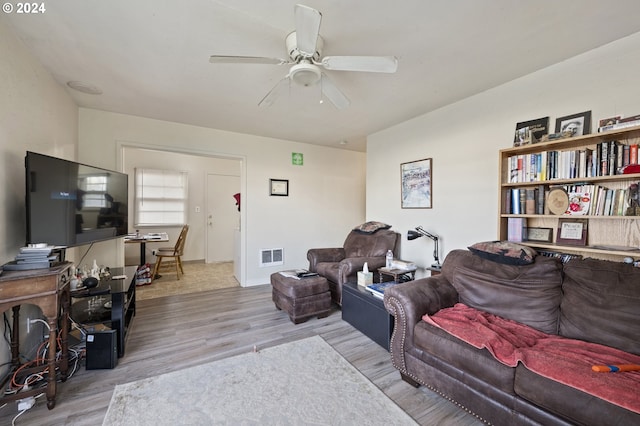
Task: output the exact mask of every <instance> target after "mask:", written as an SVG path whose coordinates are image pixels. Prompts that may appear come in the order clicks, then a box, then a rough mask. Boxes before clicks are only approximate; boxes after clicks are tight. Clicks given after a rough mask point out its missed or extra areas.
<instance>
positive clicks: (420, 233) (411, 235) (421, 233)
mask: <svg viewBox="0 0 640 426" xmlns="http://www.w3.org/2000/svg"><path fill="white" fill-rule="evenodd" d="M420 237H428V238H431V239H432V240H433V242H434V246H433V260H435V261H436V263H434V264H433V265H431V267H432V268H433V269H441V268H442V265H440V259H439V257H438V236H437V235H433V234H431V233H429V232H427V231H425V230H424V228H423V227H422V226H416V230H415V231H414V230H412V229H410V230H409V232H407V240H409V241H411V240H415V239H416V238H420Z"/></svg>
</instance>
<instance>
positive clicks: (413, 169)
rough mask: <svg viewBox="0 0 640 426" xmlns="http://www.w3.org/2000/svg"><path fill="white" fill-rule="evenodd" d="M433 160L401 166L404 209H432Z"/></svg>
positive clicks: (401, 191)
mask: <svg viewBox="0 0 640 426" xmlns="http://www.w3.org/2000/svg"><path fill="white" fill-rule="evenodd" d="M431 163H432V162H431V158H425V159H422V160H417V161H411V162H408V163H402V164H400V185H401V188H400V194H401V206H402V208H403V209H430V208H431V205H432V200H431V177H432V176H431V171H432V167H431V166H432V165H431Z"/></svg>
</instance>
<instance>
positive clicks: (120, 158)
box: [116, 140, 247, 287]
mask: <svg viewBox="0 0 640 426" xmlns="http://www.w3.org/2000/svg"><path fill="white" fill-rule="evenodd" d="M125 148H133V149H144V150H151V151H158V152H173V153H179V154H185V155H193V156H197V157H211V158H220V159H224V160H237V161H240V193H241V194H242V205H243V206H246V201H247V200H246V198H245V195H244V194H246V193H247V157H246V156H245V155H241V154H226V153H225V154H223V153H219V152H215V151H204V150H198V149H189V148H181V147H167V146H159V145H151V144H145V143H141V142H132V141H120V140H116V164H117V170H118V171H120V172H123V171H124V150H125ZM131 185H133V180H132V179H129V188H131ZM205 187H206V185H205ZM202 220H204V221H205V223H204V225H206V220H207V217H206V215H203V217H202ZM240 229H241V230H245V229H247V216H246V208H241V209H240ZM207 244H208V243H207V239H206V238H205V244H204V247H205V250H207V246H206V245H207ZM119 251H120V253H119V255H121V257H124V248H122V249H121V250H119ZM205 256H206V252H205V253H203V259H204V258H205ZM246 266H247V238H246V232H241V233H240V265H239V267H238V270H239V271H240V276H239V277H237V279H238V281H239V282H240V286H242V287H246V276H247V274H246Z"/></svg>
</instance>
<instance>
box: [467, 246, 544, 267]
mask: <svg viewBox="0 0 640 426" xmlns="http://www.w3.org/2000/svg"><path fill="white" fill-rule="evenodd" d="M469 250H470V251H471V252H472V253H473V254H475V255H478V256H480V257H481V258H483V259H488V260H492V261H494V262H498V263H502V264H505V265H529V264H531V263H533V261H534V259H535V257H536V255H537V254H538V253H537V252H536V251H535V250H534V249H532V248H531V247H529V246H524V245H522V244H517V243H512V242H511V241H486V242H483V243H476V244H474V245H472V246H471V247H469Z"/></svg>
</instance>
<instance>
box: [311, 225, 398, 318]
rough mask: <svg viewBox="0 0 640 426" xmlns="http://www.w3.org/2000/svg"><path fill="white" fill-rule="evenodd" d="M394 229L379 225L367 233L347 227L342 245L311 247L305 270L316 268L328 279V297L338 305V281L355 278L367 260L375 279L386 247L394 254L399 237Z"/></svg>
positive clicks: (339, 300)
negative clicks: (376, 228) (383, 227)
mask: <svg viewBox="0 0 640 426" xmlns="http://www.w3.org/2000/svg"><path fill="white" fill-rule="evenodd" d="M399 236H400V234H398V233H397V232H394V231H391V230H388V229H381V230H378V231H376V232H374V233H371V234H365V233H362V232H358V231H351V232H350V233H349V235H347V238H346V240H345V241H344V244H343V246H342V247H336V248H313V249H310V250H309V251H308V252H307V259H309V271H311V272H317V273H318V274H319V275H321V276H323V277H325V278H326V279H327V281H328V282H329V289H330V290H331V299H332V300H333V301H334V302H336V303H337V304H338V305H340V306H342V284H344V283H346V282H349V281H354V282H355V281H357V273H358V271H362V267H363V266H364V263H365V262H367V266H368V268H369V271H373V272H374V281H375V280H377V273H376V272H375V271H376V270H377V269H378V268H380V267H382V266H385V262H386V254H387V250H391V251H393V256H394V258H397V257H398V249H399V247H398V246H399V242H400V238H399Z"/></svg>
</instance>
